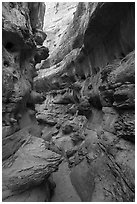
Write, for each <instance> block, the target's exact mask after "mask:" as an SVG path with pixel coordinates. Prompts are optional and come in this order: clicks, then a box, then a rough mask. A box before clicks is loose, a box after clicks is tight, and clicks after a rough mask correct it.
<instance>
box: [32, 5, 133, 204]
mask: <svg viewBox="0 0 137 204" xmlns="http://www.w3.org/2000/svg"><path fill="white" fill-rule="evenodd" d="M74 5H75V4H74ZM134 6H135V4H134V3H116V2H115V3H84V2H80V3H78V5H77V8H76V12H75V13H74V17H73V20H70V24H69V26H67V27H66V29H65V33H64V34H63V36H61V37H60V39H59V40H58V42H59V45H57V46H55V48H54V49H53V47H51V49H53V50H52V51H50V52H51V55H50V57H49V58H48V59H47V60H45V61H44V62H43V64H42V67H41V68H42V70H39V72H38V76H37V77H36V78H35V79H34V87H35V89H36V90H37V91H38V92H44V93H45V94H46V96H47V100H46V101H45V103H44V104H42V105H41V106H40V107H37V112H38V115H42V117H41V119H42V120H45V119H46V122H47V119H48V120H51V119H52V120H53V119H54V122H56V124H55V125H56V128H57V129H59V132H58V131H55V129H54V130H53V127H52V129H51V132H50V137H48V144H47V145H48V147H49V148H51V149H54V150H55V151H56V152H61V154H62V156H64V157H65V159H66V160H67V162H68V164H69V167H70V168H72V170H71V174H70V177H71V183H72V185H73V186H74V188H75V190H76V192H77V195H79V197H80V198H81V201H89V202H90V201H92V202H93V201H95V202H108V201H109V202H112V201H117V202H125V201H126V202H127V201H128V202H129V201H134V194H135V183H134V181H135V180H134V176H135V175H134V174H135V169H134V164H135V161H134V157H135V150H134V147H135V145H134V141H135V134H134V130H135V126H134V120H135V119H134V112H135V110H134V108H135V93H134V90H135V89H134V87H135V54H134V49H135V45H134V43H135V39H134V34H135V24H134V23H135V18H134V17H135V16H134V14H135V7H134ZM57 12H58V10H57ZM70 19H72V18H70ZM54 28H55V27H53V32H54ZM51 30H52V27H51ZM49 45H50V44H49ZM49 67H50V68H49ZM47 68H49V69H47ZM47 106H48V107H47ZM66 109H68V111H66ZM49 112H50V113H49ZM51 113H52V114H51ZM79 117H80V118H81V121H82V124H81V128H82V129H81V128H80V127H79V125H78V124H80V123H79V122H77V123H76V124H75V125H76V126H77V127H78V129H79V130H80V132H79V131H78V130H76V131H75V128H74V126H75V125H74V121H78V119H79ZM59 119H60V123H59ZM82 125H83V126H82ZM76 129H77V128H76ZM82 130H83V131H82ZM54 132H55V135H54ZM49 138H50V139H49ZM70 139H71V140H70ZM66 141H67V144H68V145H66V143H65V142H66ZM70 141H72V143H71V142H70ZM83 166H84V167H83ZM89 178H90V182H88V181H89ZM68 188H69V187H68ZM56 196H57V194H56ZM55 199H57V200H59V198H58V197H57V198H55V197H54V200H55Z"/></svg>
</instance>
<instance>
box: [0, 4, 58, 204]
mask: <svg viewBox="0 0 137 204" xmlns="http://www.w3.org/2000/svg"><path fill="white" fill-rule="evenodd" d="M44 13H45V4H44V3H37V2H36V3H22V2H18V3H17V2H7V3H3V4H2V57H3V64H2V65H3V67H2V116H3V117H2V131H3V132H2V146H3V147H2V160H3V181H2V182H3V200H4V201H8V202H11V201H13V202H15V201H23V202H27V201H32V202H35V201H43V202H44V201H49V200H50V197H51V195H50V194H51V191H52V188H51V185H50V183H51V182H50V181H49V176H50V175H51V173H52V172H53V171H55V170H57V167H58V165H59V163H60V162H61V156H60V155H57V154H56V153H54V152H51V151H50V150H47V149H46V146H45V143H44V140H43V139H40V138H38V137H41V131H42V129H41V127H40V126H39V125H38V122H37V120H36V118H35V104H36V103H40V102H42V101H43V100H44V99H45V98H44V96H43V94H39V93H37V92H36V91H34V90H33V78H34V77H35V76H37V73H36V69H35V64H36V63H38V62H41V60H43V59H46V58H47V57H48V52H49V51H48V48H46V47H44V46H42V47H38V46H39V45H41V44H42V43H43V41H44V40H45V38H46V34H45V33H44V32H43V31H42V28H43V20H44ZM40 197H41V198H40Z"/></svg>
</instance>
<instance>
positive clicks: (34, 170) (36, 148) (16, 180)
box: [2, 136, 61, 199]
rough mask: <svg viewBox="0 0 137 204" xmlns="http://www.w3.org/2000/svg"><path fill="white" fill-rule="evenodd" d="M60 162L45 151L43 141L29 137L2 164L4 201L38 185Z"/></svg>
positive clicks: (52, 154) (58, 158)
mask: <svg viewBox="0 0 137 204" xmlns="http://www.w3.org/2000/svg"><path fill="white" fill-rule="evenodd" d="M60 162H61V156H60V155H58V154H56V153H53V152H51V151H50V150H47V149H45V144H44V140H43V139H41V138H37V137H33V136H32V137H29V138H28V139H27V140H26V142H25V143H24V144H23V145H22V146H21V147H20V148H19V150H18V151H16V153H15V154H14V156H13V157H12V158H11V159H7V160H5V161H4V163H3V175H2V176H3V196H4V199H5V198H6V197H9V196H11V195H14V194H16V193H17V192H24V191H26V190H28V189H29V188H32V187H34V186H37V185H40V184H41V183H42V182H43V181H44V180H45V179H46V178H47V177H48V176H49V175H50V174H51V173H52V172H53V171H56V170H57V168H58V165H59V164H60Z"/></svg>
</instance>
